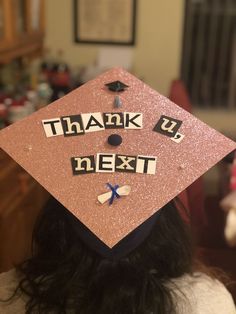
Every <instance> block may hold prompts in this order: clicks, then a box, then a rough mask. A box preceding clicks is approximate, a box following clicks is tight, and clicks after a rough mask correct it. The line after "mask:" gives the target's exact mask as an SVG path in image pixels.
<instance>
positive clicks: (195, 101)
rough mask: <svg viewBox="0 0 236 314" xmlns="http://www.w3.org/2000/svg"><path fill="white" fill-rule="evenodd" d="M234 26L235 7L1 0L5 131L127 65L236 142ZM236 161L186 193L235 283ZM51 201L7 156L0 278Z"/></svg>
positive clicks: (202, 238)
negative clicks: (77, 88)
mask: <svg viewBox="0 0 236 314" xmlns="http://www.w3.org/2000/svg"><path fill="white" fill-rule="evenodd" d="M235 22H236V1H235V0H175V1H162V0H148V1H145V0H116V1H112V0H96V1H95V0H47V1H45V0H0V129H1V128H4V127H6V126H8V125H10V124H12V123H15V122H16V121H18V120H20V119H22V118H24V117H26V116H27V115H29V114H31V113H33V112H34V111H36V110H38V109H40V108H42V107H44V106H46V105H47V104H49V103H51V102H52V101H55V100H57V99H58V98H60V97H63V96H64V95H65V94H67V93H68V92H69V91H71V90H73V89H74V88H76V87H79V86H81V85H82V84H84V83H86V81H88V80H90V79H92V78H94V77H96V76H97V75H98V74H100V73H102V72H103V71H105V70H107V69H109V68H111V67H113V66H122V67H124V68H126V69H127V70H128V71H130V72H131V73H133V74H134V75H135V76H137V77H138V78H140V79H141V80H143V81H144V82H145V83H147V84H148V85H150V86H151V87H153V88H154V89H155V90H157V91H159V92H160V93H162V94H164V95H165V96H166V97H169V98H170V99H171V100H172V101H174V102H175V103H177V104H178V105H179V106H181V107H182V108H184V109H185V110H188V111H190V112H192V113H193V114H194V115H196V116H197V117H199V118H200V119H201V120H203V121H204V122H206V123H207V124H209V125H210V126H212V127H214V128H215V129H217V130H218V131H220V132H222V133H223V134H225V135H227V136H229V137H230V138H232V139H234V140H236V23H235ZM234 156H235V154H234V152H233V153H232V154H230V155H229V156H226V158H225V159H224V160H223V161H222V162H220V163H219V164H218V165H216V166H215V167H213V168H212V169H211V170H210V171H209V172H208V173H207V174H206V175H205V176H204V177H202V178H199V179H198V180H197V181H196V182H195V183H194V184H193V185H192V186H190V187H189V188H188V189H187V190H186V191H184V192H183V193H181V195H180V198H181V200H182V201H183V203H184V204H185V206H186V207H187V208H188V209H189V214H190V224H191V227H192V231H193V235H194V238H195V242H196V244H197V252H196V254H197V256H198V257H199V258H201V260H202V261H204V262H205V263H206V264H207V265H210V266H216V267H219V268H221V269H222V270H224V271H225V272H226V273H228V274H229V276H230V278H231V281H232V282H233V280H236V266H235V265H236V248H235V246H236V225H235V226H234V223H233V220H234V219H232V218H231V217H235V216H234V215H236V196H235V194H236V193H234V192H235V190H236V184H234V182H236V170H235V169H236V168H235V164H236V163H235V162H234ZM47 198H48V194H47V192H46V191H45V190H43V188H42V187H41V186H40V185H39V184H37V183H36V182H35V181H34V180H33V179H32V178H31V177H30V176H29V175H28V174H27V173H26V172H25V171H24V170H23V169H22V168H20V167H19V166H18V165H17V164H16V163H15V162H14V161H13V160H11V159H10V157H8V156H7V155H6V154H5V153H4V152H3V151H1V150H0V272H2V271H6V270H8V269H10V268H12V267H13V265H14V264H15V263H18V262H20V261H22V260H23V259H24V258H25V257H27V256H28V255H29V254H30V236H31V233H32V228H33V224H34V221H35V219H36V217H37V215H38V213H39V211H40V210H41V208H42V207H43V205H44V203H45V201H46V200H47ZM229 289H230V290H231V292H232V293H233V296H234V298H235V300H236V286H235V284H234V283H232V284H231V285H230V286H229Z"/></svg>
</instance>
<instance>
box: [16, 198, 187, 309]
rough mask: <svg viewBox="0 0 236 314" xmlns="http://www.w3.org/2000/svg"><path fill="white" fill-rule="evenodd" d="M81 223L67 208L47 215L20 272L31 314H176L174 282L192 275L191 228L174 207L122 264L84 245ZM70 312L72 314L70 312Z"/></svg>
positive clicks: (172, 205)
mask: <svg viewBox="0 0 236 314" xmlns="http://www.w3.org/2000/svg"><path fill="white" fill-rule="evenodd" d="M76 221H77V219H76V218H75V217H74V216H73V215H72V214H71V213H70V212H69V211H67V210H66V209H65V208H64V207H62V206H58V208H49V207H48V208H47V209H46V210H44V211H42V213H41V216H40V217H39V220H38V223H37V224H36V227H35V231H34V234H33V253H32V257H31V258H30V259H28V260H27V261H25V262H24V263H23V264H21V265H20V266H19V267H18V271H19V273H20V274H21V276H22V275H23V277H21V278H22V279H21V281H20V283H19V287H18V291H21V292H23V293H24V294H25V295H27V296H28V302H27V304H26V313H27V314H31V313H57V314H62V313H68V312H70V311H71V312H72V313H78V314H95V313H96V314H146V313H147V314H151V313H152V314H157V313H158V314H166V313H172V314H174V313H175V312H176V311H175V304H174V297H173V296H174V291H171V288H170V287H169V286H168V285H167V283H168V282H170V281H171V279H174V278H177V277H180V276H182V275H184V274H186V273H191V272H192V267H193V260H192V244H191V237H190V233H189V230H188V226H186V224H185V223H184V222H183V220H182V219H181V217H180V215H179V213H178V210H177V208H176V206H175V202H174V201H171V202H170V203H168V204H167V205H165V206H164V207H163V208H162V209H161V210H160V211H159V212H158V218H157V219H156V223H155V225H154V227H153V228H152V231H151V233H150V235H149V236H148V237H147V238H146V239H145V241H144V242H143V243H142V244H141V245H140V246H139V247H137V248H136V249H135V250H134V251H132V252H130V253H129V254H128V255H127V256H125V257H123V258H120V259H118V260H109V259H107V258H104V257H101V256H100V255H99V254H98V253H96V252H95V251H94V250H91V249H90V248H89V247H88V246H87V245H85V244H84V242H83V241H81V238H80V236H79V235H78V232H77V230H76V223H75V222H76ZM71 312H70V313H71Z"/></svg>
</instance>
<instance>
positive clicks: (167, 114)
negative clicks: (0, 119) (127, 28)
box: [0, 68, 236, 247]
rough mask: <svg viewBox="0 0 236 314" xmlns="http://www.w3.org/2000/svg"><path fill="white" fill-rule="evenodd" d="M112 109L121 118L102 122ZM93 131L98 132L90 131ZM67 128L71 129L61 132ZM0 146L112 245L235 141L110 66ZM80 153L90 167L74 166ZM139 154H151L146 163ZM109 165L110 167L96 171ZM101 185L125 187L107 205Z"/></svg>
mask: <svg viewBox="0 0 236 314" xmlns="http://www.w3.org/2000/svg"><path fill="white" fill-rule="evenodd" d="M116 81H120V82H122V83H124V84H125V85H126V86H123V85H122V84H121V83H119V82H118V83H115V84H113V85H111V86H110V87H109V86H107V85H106V84H108V83H111V82H116ZM114 102H115V103H116V105H114ZM117 112H118V113H124V114H123V115H121V116H120V117H122V119H123V120H122V123H118V122H120V121H119V119H118V120H116V119H115V120H113V119H111V120H110V125H109V123H108V120H109V119H108V116H109V114H108V115H106V114H105V115H103V114H104V113H117ZM89 113H96V114H95V115H93V118H92V120H91V115H83V114H89ZM99 113H100V114H99ZM127 113H128V114H127ZM140 113H141V114H142V119H141V115H140ZM81 114H82V118H81ZM71 116H76V117H74V118H73V117H71ZM62 117H64V118H62ZM104 117H105V118H104ZM68 119H69V120H68ZM73 119H75V120H73ZM81 119H82V122H81ZM106 119H108V120H106ZM125 119H126V120H125ZM44 120H49V121H51V122H48V121H44ZM105 120H106V121H105ZM127 120H128V123H127ZM43 121H44V124H43ZM52 121H54V122H52ZM55 121H56V122H55ZM68 121H70V125H72V124H71V123H73V122H75V124H76V123H77V124H78V123H82V124H81V125H83V127H84V129H86V126H87V130H86V131H85V133H79V134H75V133H76V132H78V129H76V128H75V127H71V130H70V132H69V126H68V125H69V124H68V123H69V122H68ZM114 121H116V122H117V121H118V122H117V124H116V127H114V125H113V128H110V127H111V125H112V123H113V122H114ZM124 121H125V122H124ZM85 125H86V126H85ZM104 125H105V127H103V126H104ZM63 127H64V129H63ZM76 130H77V131H76ZM96 130H99V132H93V131H96ZM67 131H68V132H69V133H70V134H66V135H67V136H64V134H65V133H66V132H67ZM68 132H67V133H68ZM112 134H116V135H118V136H115V137H114V138H110V139H111V142H112V141H115V143H116V144H117V142H116V141H117V140H118V144H120V142H119V141H120V140H121V139H122V143H121V144H120V145H117V146H113V145H111V144H109V143H108V137H109V136H110V135H112ZM68 135H70V136H68ZM0 147H1V148H2V149H3V150H5V151H6V152H7V153H8V154H9V155H10V156H11V157H12V158H13V159H14V160H15V161H16V162H18V163H19V164H20V165H21V166H22V167H23V168H24V169H25V170H26V171H28V172H29V174H31V176H33V177H34V178H35V179H36V180H37V181H38V182H39V183H40V184H41V185H42V186H43V187H44V188H45V189H47V190H48V191H49V192H50V193H51V194H52V195H53V196H54V197H55V198H56V199H57V200H58V201H59V202H60V203H62V204H63V205H64V206H65V207H66V208H67V209H68V210H69V211H71V212H72V213H73V214H74V215H75V216H76V217H77V218H78V219H79V220H80V221H81V222H82V223H83V224H85V225H86V226H87V227H88V228H89V229H90V230H91V231H92V232H93V233H94V234H95V235H96V236H97V237H98V238H100V239H101V240H102V241H103V242H104V243H105V244H106V245H107V246H109V247H113V246H114V245H115V244H117V243H118V242H119V241H120V240H121V239H123V238H124V237H125V236H126V235H127V234H129V233H130V232H131V231H132V230H134V229H135V228H136V227H138V226H139V225H140V224H142V223H143V222H144V221H145V220H146V219H148V218H149V217H151V216H152V215H153V214H154V213H155V212H156V211H158V210H159V209H160V208H161V207H163V206H164V205H165V204H166V203H167V202H169V201H170V200H171V199H173V198H174V197H175V196H177V195H178V194H179V193H180V192H181V191H183V190H184V189H185V188H186V187H188V186H189V185H190V184H191V183H192V182H193V181H195V180H196V179H197V178H198V177H199V176H201V175H202V174H203V173H204V172H206V171H207V170H208V169H209V168H210V167H212V166H213V165H214V164H216V163H217V162H218V161H219V160H221V159H222V158H223V157H224V156H225V155H227V154H228V153H230V152H231V151H232V150H234V149H236V143H234V142H233V141H231V140H230V139H228V138H226V137H225V136H223V135H222V134H220V133H218V132H217V131H215V130H214V129H212V128H210V127H209V126H207V125H206V124H204V123H203V122H201V121H199V120H198V119H197V118H195V117H194V116H193V115H191V114H189V113H188V112H186V111H184V110H183V109H181V108H180V107H179V106H177V105H175V104H174V103H172V102H171V101H170V100H168V99H167V98H165V97H164V96H162V95H160V94H159V93H157V92H156V91H154V90H153V89H151V88H150V87H149V86H147V85H146V84H144V83H143V82H141V81H140V80H138V79H137V78H136V77H134V76H132V75H131V74H129V73H127V72H126V71H124V70H123V69H120V68H114V69H112V70H110V71H108V72H106V73H104V74H102V75H100V76H99V77H97V78H96V79H94V80H92V81H89V82H88V83H86V84H85V85H83V86H82V87H80V88H78V89H76V90H74V91H73V92H71V93H70V94H68V95H66V96H65V97H63V98H61V99H59V100H57V101H55V102H54V103H52V104H50V105H49V106H47V107H45V108H43V109H41V110H39V111H37V112H35V113H34V114H32V115H31V116H29V117H27V118H25V119H23V120H21V121H19V122H17V123H15V124H13V125H11V126H9V127H7V128H5V129H4V130H2V131H1V132H0ZM99 153H101V154H103V153H104V154H109V156H107V155H100V156H99V155H97V154H99ZM87 156H90V157H89V158H92V159H91V164H90V166H89V163H87V161H84V162H82V163H80V164H79V163H78V159H73V158H79V157H87ZM91 156H95V157H94V159H93V157H91ZM119 156H123V157H121V159H119V158H120V157H119ZM124 156H134V158H133V159H132V161H131V162H130V163H128V164H127V163H126V165H125V164H124V163H123V161H124V160H126V161H128V159H127V157H124ZM138 156H148V158H149V156H151V157H152V159H153V157H156V160H155V161H153V160H152V161H151V159H150V160H148V159H146V161H145V159H142V158H143V157H140V158H139V157H138ZM101 157H102V158H103V159H102V158H101ZM151 157H150V158H151ZM99 158H101V159H100V161H101V160H102V161H103V164H102V165H99V162H98V159H99ZM122 158H123V159H122ZM79 160H80V159H79ZM112 160H113V161H112ZM122 160H123V161H122ZM130 160H131V159H130ZM138 160H139V163H138ZM80 161H81V160H80ZM149 161H150V164H149ZM95 163H96V165H95ZM122 165H123V166H122ZM119 166H120V168H119ZM149 166H150V167H149ZM86 167H87V170H88V169H90V172H89V171H88V173H83V171H81V169H85V168H86ZM99 167H100V168H99ZM109 168H112V172H98V171H99V170H101V169H103V170H105V171H106V170H109ZM78 169H79V170H78ZM91 169H92V171H91ZM121 169H123V170H124V171H125V170H126V172H124V171H119V170H121ZM129 169H132V170H129ZM95 170H96V171H95ZM97 170H98V171H97ZM146 172H148V173H146ZM107 183H110V184H111V186H112V187H113V188H114V191H115V190H116V192H117V191H119V190H117V187H116V185H118V186H119V187H122V186H129V187H130V188H131V191H130V193H129V195H127V196H121V197H120V198H117V195H116V194H115V192H114V191H113V196H114V200H113V202H112V204H110V203H111V202H110V201H111V197H110V198H109V200H110V201H109V200H108V201H107V202H105V203H104V204H100V203H99V202H98V196H99V195H101V194H103V193H106V192H109V191H110V192H111V189H110V188H108V187H107ZM111 194H112V193H111ZM118 194H119V193H118Z"/></svg>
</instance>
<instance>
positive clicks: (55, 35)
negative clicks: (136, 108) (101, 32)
mask: <svg viewBox="0 0 236 314" xmlns="http://www.w3.org/2000/svg"><path fill="white" fill-rule="evenodd" d="M94 1H95V0H94ZM137 1H138V14H137V27H136V33H137V37H136V38H137V43H136V45H135V47H134V48H132V49H133V54H134V64H133V71H134V73H135V75H137V76H138V77H140V78H142V79H143V80H144V81H145V82H146V83H148V84H149V85H151V86H152V87H153V88H155V89H157V90H158V91H159V92H161V93H163V94H165V95H168V90H169V86H170V83H171V80H172V79H174V78H176V77H178V76H179V69H180V60H181V45H182V28H183V18H184V0H175V1H171V0H165V1H164V0H137ZM72 4H73V1H72V0H70V1H68V0H47V1H45V9H46V12H45V13H46V41H45V46H46V47H48V48H49V49H50V51H51V52H52V53H53V54H55V53H56V51H57V50H58V49H61V48H62V49H63V50H64V54H65V59H66V60H67V61H68V62H69V63H70V64H72V65H78V66H79V65H89V64H91V63H93V62H94V61H95V60H96V55H97V52H98V49H99V48H101V46H97V45H88V44H78V43H74V42H73V7H72Z"/></svg>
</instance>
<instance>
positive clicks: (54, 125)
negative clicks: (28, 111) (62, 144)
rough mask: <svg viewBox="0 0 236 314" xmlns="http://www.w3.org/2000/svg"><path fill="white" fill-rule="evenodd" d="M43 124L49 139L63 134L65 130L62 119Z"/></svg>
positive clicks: (48, 120) (45, 121)
mask: <svg viewBox="0 0 236 314" xmlns="http://www.w3.org/2000/svg"><path fill="white" fill-rule="evenodd" d="M42 123H43V128H44V131H45V133H46V136H47V137H52V136H57V135H62V134H63V128H62V125H61V120H60V118H54V119H47V120H42Z"/></svg>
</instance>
